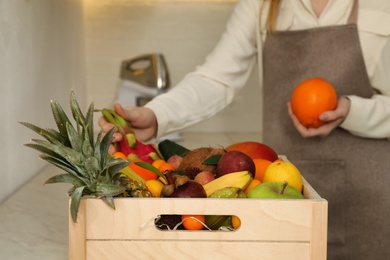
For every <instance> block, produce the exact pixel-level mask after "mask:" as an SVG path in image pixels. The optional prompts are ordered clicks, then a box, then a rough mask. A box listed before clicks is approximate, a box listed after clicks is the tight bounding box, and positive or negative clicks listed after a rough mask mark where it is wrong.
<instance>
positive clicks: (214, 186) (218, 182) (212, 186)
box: [203, 171, 253, 197]
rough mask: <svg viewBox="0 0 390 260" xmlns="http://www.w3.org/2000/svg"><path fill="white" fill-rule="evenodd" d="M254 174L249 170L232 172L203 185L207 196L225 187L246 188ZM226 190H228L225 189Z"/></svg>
mask: <svg viewBox="0 0 390 260" xmlns="http://www.w3.org/2000/svg"><path fill="white" fill-rule="evenodd" d="M252 180H253V178H252V175H251V174H250V173H249V172H248V171H240V172H232V173H229V174H225V175H223V176H221V177H219V178H216V179H215V180H213V181H211V182H209V183H206V184H205V185H203V188H204V189H205V191H206V194H207V197H210V195H211V194H213V193H214V192H216V191H218V190H221V189H223V188H240V189H241V190H245V189H246V188H247V187H248V186H249V184H250V183H251V181H252ZM225 192H226V191H225Z"/></svg>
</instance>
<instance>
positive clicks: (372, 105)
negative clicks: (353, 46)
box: [340, 11, 390, 138]
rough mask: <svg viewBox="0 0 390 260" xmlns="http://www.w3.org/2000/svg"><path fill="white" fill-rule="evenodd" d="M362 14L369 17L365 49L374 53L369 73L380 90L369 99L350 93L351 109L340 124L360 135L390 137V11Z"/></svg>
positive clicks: (374, 85) (367, 61)
mask: <svg viewBox="0 0 390 260" xmlns="http://www.w3.org/2000/svg"><path fill="white" fill-rule="evenodd" d="M372 16H375V17H377V18H378V19H373V17H372ZM361 17H362V18H367V19H366V20H367V21H366V22H367V24H363V22H362V24H363V26H362V27H363V28H362V30H366V31H367V32H366V33H362V34H361V39H362V49H363V53H365V55H366V56H369V57H370V58H367V57H366V63H367V69H368V74H369V78H370V82H371V84H372V87H373V88H374V89H375V91H377V92H379V94H376V95H373V97H372V98H369V99H366V98H361V97H357V96H349V97H348V98H349V99H350V101H351V108H350V112H349V114H348V116H347V118H346V119H345V121H344V122H343V123H342V124H341V125H340V126H341V127H342V128H344V129H345V130H348V131H349V132H351V133H352V134H354V135H356V136H361V137H367V138H390V14H389V13H385V12H378V11H376V12H369V13H368V14H367V13H364V12H362V13H361ZM368 18H370V19H368ZM377 23H381V24H382V26H381V27H378V24H377ZM364 25H365V26H364ZM365 39H367V40H365ZM367 53H370V54H369V55H367Z"/></svg>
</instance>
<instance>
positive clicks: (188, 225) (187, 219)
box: [181, 215, 206, 230]
mask: <svg viewBox="0 0 390 260" xmlns="http://www.w3.org/2000/svg"><path fill="white" fill-rule="evenodd" d="M181 221H182V223H183V226H184V228H185V229H187V230H202V229H203V227H204V223H205V222H206V219H205V217H204V216H203V215H182V216H181Z"/></svg>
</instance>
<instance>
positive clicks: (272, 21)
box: [260, 0, 281, 32]
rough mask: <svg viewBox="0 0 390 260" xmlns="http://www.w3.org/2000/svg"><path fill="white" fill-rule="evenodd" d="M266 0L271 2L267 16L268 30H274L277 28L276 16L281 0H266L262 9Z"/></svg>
mask: <svg viewBox="0 0 390 260" xmlns="http://www.w3.org/2000/svg"><path fill="white" fill-rule="evenodd" d="M266 2H270V4H269V10H268V17H267V31H268V32H274V31H275V30H276V17H277V15H278V10H279V5H280V2H281V0H264V1H263V4H262V6H261V9H263V7H264V4H265V3H266ZM260 13H262V12H260Z"/></svg>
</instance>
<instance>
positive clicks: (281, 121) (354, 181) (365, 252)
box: [263, 1, 390, 260]
mask: <svg viewBox="0 0 390 260" xmlns="http://www.w3.org/2000/svg"><path fill="white" fill-rule="evenodd" d="M356 20H357V1H355V4H354V8H352V12H351V16H350V19H349V21H348V24H346V25H340V26H329V27H322V28H315V29H308V30H298V31H280V32H279V31H278V32H275V33H272V34H269V35H268V36H267V39H266V41H265V45H264V50H263V53H264V54H263V64H264V66H263V68H264V113H263V114H264V117H263V118H264V121H263V128H264V129H263V133H264V134H263V137H264V138H263V141H264V143H266V144H268V145H270V146H271V147H273V148H274V149H275V150H276V151H277V152H278V153H279V154H286V155H287V157H288V158H289V159H290V160H291V161H292V162H293V163H294V164H295V165H297V166H298V168H299V169H300V170H301V172H302V174H303V176H304V177H305V178H306V179H307V180H308V181H309V183H310V184H312V185H313V186H314V188H315V189H316V190H317V191H318V192H319V194H320V195H321V196H322V197H324V198H326V199H327V200H328V202H329V220H328V226H329V232H328V259H342V260H345V259H353V260H357V259H364V260H371V259H390V186H389V185H390V153H389V152H390V142H389V141H387V140H383V139H381V140H379V139H364V138H359V137H356V136H353V135H351V134H350V133H348V132H347V131H345V130H343V129H341V128H338V129H336V130H335V131H333V132H332V133H331V135H330V136H328V137H327V138H308V139H304V138H302V137H301V136H300V134H299V133H298V132H297V130H296V129H295V127H294V125H293V124H292V122H291V119H290V118H289V116H288V113H287V108H286V103H287V102H288V100H289V99H290V96H291V93H292V90H293V89H294V87H295V86H296V85H297V84H298V83H300V82H301V81H303V80H305V79H308V78H313V77H322V78H324V79H326V80H328V81H329V82H331V83H332V84H333V85H334V86H335V88H336V90H337V93H338V95H339V96H340V95H349V94H353V95H358V96H361V97H365V98H369V97H371V96H372V95H373V92H372V90H371V88H370V82H369V79H368V76H367V72H366V68H365V64H364V60H363V56H362V52H361V47H360V42H359V36H358V32H357V26H356Z"/></svg>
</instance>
